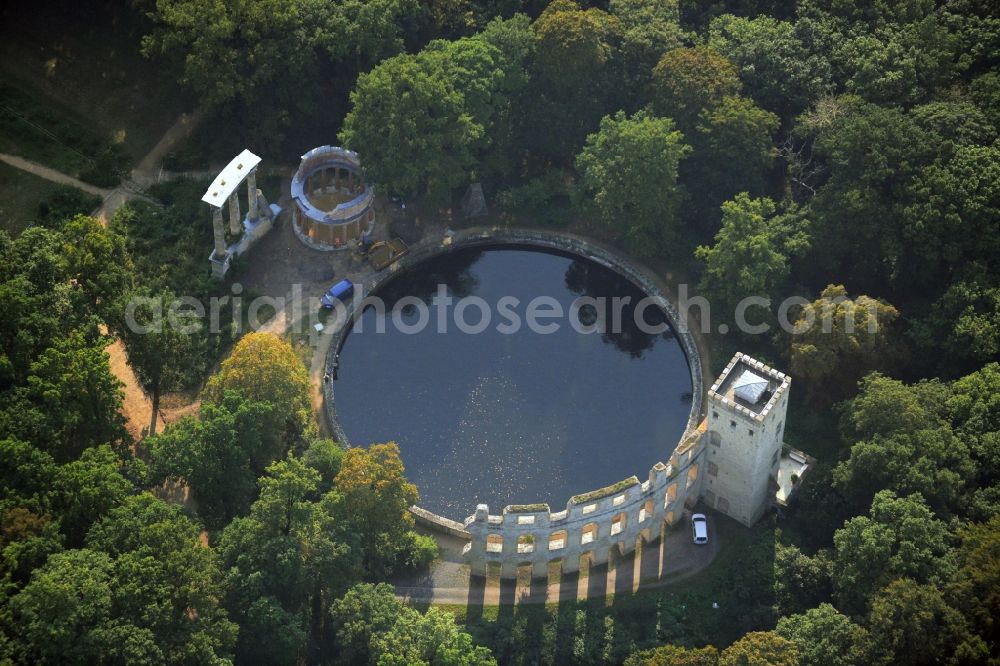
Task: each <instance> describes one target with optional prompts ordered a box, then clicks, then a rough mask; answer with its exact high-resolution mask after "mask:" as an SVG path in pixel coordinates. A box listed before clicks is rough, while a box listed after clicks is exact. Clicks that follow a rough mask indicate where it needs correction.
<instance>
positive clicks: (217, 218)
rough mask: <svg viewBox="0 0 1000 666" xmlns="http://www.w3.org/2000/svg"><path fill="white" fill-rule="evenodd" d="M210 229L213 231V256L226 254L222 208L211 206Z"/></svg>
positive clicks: (220, 256)
mask: <svg viewBox="0 0 1000 666" xmlns="http://www.w3.org/2000/svg"><path fill="white" fill-rule="evenodd" d="M212 231H213V232H214V233H215V256H217V257H219V258H220V259H221V258H222V257H224V256H226V235H225V233H223V231H222V209H221V208H212Z"/></svg>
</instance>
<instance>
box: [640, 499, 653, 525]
mask: <svg viewBox="0 0 1000 666" xmlns="http://www.w3.org/2000/svg"><path fill="white" fill-rule="evenodd" d="M652 517H653V500H646V501H645V502H643V504H642V506H641V507H640V508H639V522H640V523H644V522H646V521H647V520H649V519H650V518H652Z"/></svg>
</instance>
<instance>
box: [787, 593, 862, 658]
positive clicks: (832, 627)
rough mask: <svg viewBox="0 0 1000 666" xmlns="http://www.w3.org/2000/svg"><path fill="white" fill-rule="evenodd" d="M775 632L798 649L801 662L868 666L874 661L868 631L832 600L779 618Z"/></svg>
mask: <svg viewBox="0 0 1000 666" xmlns="http://www.w3.org/2000/svg"><path fill="white" fill-rule="evenodd" d="M775 633H776V634H778V635H779V636H781V637H782V638H786V639H788V640H790V641H792V642H793V643H795V646H796V647H797V648H798V650H799V664H800V666H865V664H869V663H871V661H870V656H869V651H870V649H871V637H870V636H869V634H868V631H867V630H865V629H864V628H863V627H860V626H858V625H857V624H855V623H854V622H852V621H851V619H850V618H849V617H847V616H845V615H842V614H841V613H840V612H838V611H837V609H836V608H834V607H833V606H831V605H830V604H820V605H819V606H817V607H816V608H811V609H809V610H808V611H806V612H805V613H802V614H800V615H789V616H787V617H783V618H781V619H780V620H778V626H777V628H776V629H775Z"/></svg>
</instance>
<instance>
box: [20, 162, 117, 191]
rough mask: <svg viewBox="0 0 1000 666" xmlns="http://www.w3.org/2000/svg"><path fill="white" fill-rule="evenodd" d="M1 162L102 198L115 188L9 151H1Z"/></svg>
mask: <svg viewBox="0 0 1000 666" xmlns="http://www.w3.org/2000/svg"><path fill="white" fill-rule="evenodd" d="M0 162H6V163H7V164H9V165H10V166H12V167H14V168H15V169H20V170H21V171H26V172H27V173H30V174H32V175H35V176H38V177H39V178H44V179H45V180H48V181H51V182H53V183H59V184H60V185H69V186H70V187H75V188H77V189H78V190H83V191H84V192H86V193H87V194H95V195H97V196H99V197H101V198H102V199H106V198H107V197H109V196H110V195H111V193H112V192H113V190H106V189H104V188H101V187H97V186H96V185H91V184H90V183H85V182H83V181H82V180H79V179H77V178H74V177H73V176H67V175H66V174H64V173H63V172H61V171H56V170H55V169H50V168H49V167H47V166H45V165H43V164H39V163H38V162H32V161H31V160H26V159H24V158H23V157H18V156H17V155H8V154H7V153H0Z"/></svg>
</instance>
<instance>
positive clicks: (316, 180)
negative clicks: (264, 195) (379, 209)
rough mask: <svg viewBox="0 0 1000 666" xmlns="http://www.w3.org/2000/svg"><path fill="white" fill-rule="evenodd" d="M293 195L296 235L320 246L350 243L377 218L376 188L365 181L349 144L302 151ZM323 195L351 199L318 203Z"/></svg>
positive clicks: (310, 243)
mask: <svg viewBox="0 0 1000 666" xmlns="http://www.w3.org/2000/svg"><path fill="white" fill-rule="evenodd" d="M291 196H292V201H293V202H294V203H295V207H294V208H293V209H292V225H293V228H294V229H295V235H296V236H298V237H299V240H301V241H302V242H303V243H305V244H306V245H308V246H309V247H312V248H314V249H317V250H335V249H338V248H342V247H347V244H348V243H349V242H350V241H356V240H359V239H360V238H361V235H362V234H363V233H365V231H367V230H368V228H369V227H370V226H371V225H372V224H374V222H375V212H374V210H373V208H372V204H373V203H374V200H375V189H374V188H373V187H372V186H371V185H368V184H367V183H365V180H364V176H363V174H362V170H361V161H360V160H359V159H358V154H357V153H355V152H354V151H351V150H347V149H346V148H340V147H336V146H319V147H317V148H313V149H312V150H310V151H309V152H308V153H306V154H305V155H303V156H302V161H301V162H300V163H299V168H298V169H297V170H296V172H295V175H294V176H293V177H292V185H291ZM323 196H336V197H338V198H341V197H348V199H347V200H346V201H342V202H341V203H338V204H337V205H336V206H333V207H332V208H330V207H328V206H322V205H317V204H316V200H317V199H318V198H322V197H323ZM327 208H329V209H328V210H327Z"/></svg>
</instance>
